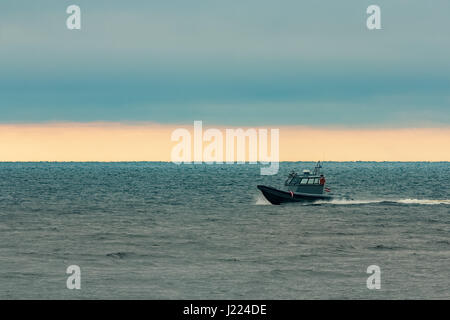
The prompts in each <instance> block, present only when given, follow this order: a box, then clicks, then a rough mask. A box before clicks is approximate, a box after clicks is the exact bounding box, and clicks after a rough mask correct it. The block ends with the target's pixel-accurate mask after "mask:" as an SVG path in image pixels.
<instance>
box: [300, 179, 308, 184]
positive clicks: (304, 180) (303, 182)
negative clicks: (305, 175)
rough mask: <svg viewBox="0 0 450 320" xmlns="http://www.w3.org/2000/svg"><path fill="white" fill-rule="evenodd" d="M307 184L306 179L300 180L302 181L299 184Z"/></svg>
mask: <svg viewBox="0 0 450 320" xmlns="http://www.w3.org/2000/svg"><path fill="white" fill-rule="evenodd" d="M307 183H308V179H302V181H301V182H300V184H307Z"/></svg>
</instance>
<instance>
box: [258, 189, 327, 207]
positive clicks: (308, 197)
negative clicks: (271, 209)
mask: <svg viewBox="0 0 450 320" xmlns="http://www.w3.org/2000/svg"><path fill="white" fill-rule="evenodd" d="M257 188H258V189H259V190H261V192H262V194H263V195H264V197H265V198H266V199H267V200H268V201H269V202H270V203H271V204H275V205H278V204H282V203H285V202H314V201H318V200H331V199H333V197H332V196H329V195H325V194H313V193H296V192H292V191H283V190H278V189H275V188H272V187H267V186H263V185H258V186H257Z"/></svg>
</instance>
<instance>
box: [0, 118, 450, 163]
mask: <svg viewBox="0 0 450 320" xmlns="http://www.w3.org/2000/svg"><path fill="white" fill-rule="evenodd" d="M177 128H186V129H188V130H189V131H191V132H192V129H193V124H189V125H161V124H151V123H149V124H142V123H139V124H120V123H55V124H1V125H0V161H171V159H170V156H171V150H172V148H173V147H174V146H175V145H176V144H177V142H174V141H171V134H172V131H173V130H175V129H177ZM208 128H210V127H209V126H208V125H207V124H206V125H204V129H203V130H206V129H208ZM234 128H238V127H234ZM271 128H279V129H280V161H316V160H326V161H358V160H361V161H450V128H408V129H343V128H338V129H337V128H313V127H300V126H299V127H295V126H273V127H267V129H271ZM217 129H219V130H221V131H222V132H224V130H225V128H224V127H222V128H221V127H217ZM244 129H246V128H244ZM269 132H270V130H269ZM269 140H270V138H269ZM204 146H206V142H205V143H204Z"/></svg>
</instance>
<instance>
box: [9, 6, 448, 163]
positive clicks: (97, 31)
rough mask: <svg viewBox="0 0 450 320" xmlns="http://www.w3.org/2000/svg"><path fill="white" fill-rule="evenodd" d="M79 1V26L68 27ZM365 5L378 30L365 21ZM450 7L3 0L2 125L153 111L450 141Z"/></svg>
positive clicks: (139, 117)
mask: <svg viewBox="0 0 450 320" xmlns="http://www.w3.org/2000/svg"><path fill="white" fill-rule="evenodd" d="M71 4H76V5H79V6H80V8H81V30H68V29H67V28H66V19H67V17H68V14H67V13H66V12H65V11H66V8H67V7H68V6H69V5H71ZM371 4H377V5H379V6H380V7H381V25H382V29H381V30H374V31H369V30H368V29H367V28H366V19H367V16H368V15H367V14H366V8H367V7H368V6H369V5H371ZM449 12H450V2H449V1H448V0H434V1H423V0H422V1H418V0H414V1H413V0H408V1H407V0H396V1H392V0H389V1H387V0H375V1H365V0H346V1H312V0H311V1H298V0H295V1H294V0H280V1H273V0H271V1H268V0H240V1H234V0H233V1H219V0H190V1H185V0H184V1H182V0H168V1H139V0H134V1H106V0H95V1H92V0H89V1H88V0H70V1H65V0H64V1H63V0H53V1H49V0H40V1H25V0H2V1H1V2H0V114H1V117H0V127H1V128H0V131H2V132H9V133H11V132H17V133H18V134H19V133H20V132H21V131H20V130H21V128H24V127H23V126H22V125H31V126H35V127H36V128H43V126H44V127H45V126H52V125H53V124H55V123H57V124H66V127H67V128H73V127H76V128H78V129H77V130H78V131H76V132H78V134H79V137H80V139H81V137H85V139H87V140H89V139H90V138H89V137H87V136H86V135H85V133H86V132H87V131H86V129H85V126H84V125H83V124H88V123H95V126H99V123H103V124H104V126H103V127H102V130H105V131H104V132H105V135H106V136H108V134H106V132H110V131H108V130H111V128H110V126H109V125H108V123H113V124H117V123H121V124H124V125H127V126H133V124H136V123H140V124H138V125H137V126H140V127H141V128H142V125H143V123H147V124H148V123H151V124H153V125H154V127H152V128H154V130H155V131H154V133H155V134H157V132H158V130H159V128H160V126H164V127H165V128H176V127H179V126H181V125H192V123H193V121H194V120H202V121H204V122H205V123H207V124H208V125H211V126H227V127H237V126H246V127H249V126H266V127H277V128H285V132H290V133H291V134H292V135H291V136H290V137H291V138H292V137H297V139H299V138H301V137H302V136H303V135H300V132H302V133H304V131H295V132H294V131H289V130H291V129H289V130H288V128H293V127H295V128H297V130H305V129H306V128H309V129H310V130H312V131H309V132H310V133H313V132H315V131H313V130H318V129H320V130H321V131H320V132H321V133H326V132H331V131H332V130H339V132H342V130H347V133H348V134H350V135H351V134H357V133H358V132H362V131H364V130H365V131H364V132H367V133H369V132H372V134H373V135H375V134H378V133H379V130H386V132H387V131H388V130H396V129H398V130H409V129H410V130H416V129H417V130H416V131H415V132H416V133H418V132H423V131H420V130H422V129H424V130H429V131H427V132H428V133H427V134H431V132H432V134H433V135H432V136H427V137H430V138H432V139H434V140H435V141H438V140H439V141H444V143H445V141H450V136H449V135H448V131H447V130H446V129H447V128H449V127H450V112H449V111H450V58H449V57H450V37H449V33H450V19H449V18H448V13H449ZM100 127H101V126H100ZM12 128H15V129H14V130H18V131H11V130H13V129H12ZM135 128H137V127H135ZM441 129H442V130H441ZM5 130H6V131H5ZM8 130H10V131H8ZM39 132H41V131H39ZM42 134H44V133H42ZM111 134H112V133H111ZM283 136H284V137H288V135H283V134H282V135H281V137H283ZM388 136H389V135H386V136H385V139H386V140H385V141H386V143H388V142H389V141H388V140H389V138H388ZM419 136H420V135H419ZM15 137H18V136H17V135H16V136H15ZM43 137H44V136H43V135H39V134H37V133H36V134H35V135H33V136H31V138H33V139H35V143H36V144H37V145H39V143H40V142H42V141H44V138H43ZM376 137H379V136H378V135H377V136H376ZM325 138H326V137H325ZM372 138H373V139H375V136H371V138H368V139H369V140H370V139H372ZM11 139H14V138H13V137H12V138H11ZM55 139H56V138H55ZM282 139H283V138H282ZM284 139H287V138H284ZM167 141H168V143H169V138H167ZM286 141H287V140H286ZM11 142H12V143H13V144H14V140H11ZM63 142H64V141H62V142H61V143H63ZM15 145H20V143H19V142H18V141H17V143H16V144H15ZM424 146H425V142H424ZM446 146H447V147H450V146H449V145H448V144H447V145H446ZM0 147H1V145H0ZM342 147H344V148H346V149H348V150H347V151H348V152H350V154H351V155H352V156H350V157H349V158H351V159H353V158H354V159H356V160H357V156H358V153H357V152H356V151H357V150H356V149H354V148H353V147H352V145H351V144H343V145H342ZM441 147H442V146H441ZM352 148H353V149H352ZM436 148H438V146H436ZM449 149H450V148H449ZM352 150H353V153H352ZM80 152H81V150H80ZM86 152H87V151H86ZM92 152H93V151H92ZM92 152H91V153H89V154H86V157H87V158H95V157H97V155H95V154H94V153H92ZM50 154H51V152H50V153H48V157H49V158H50ZM402 154H403V155H406V154H409V153H408V151H407V150H405V152H404V153H402ZM15 155H18V153H17V151H14V152H12V151H11V152H10V153H9V155H4V156H3V159H6V158H8V159H10V158H12V159H22V158H21V157H19V156H15ZM381 156H382V157H385V158H386V159H387V158H389V159H390V158H392V157H391V156H392V154H390V153H382V155H381ZM136 157H138V154H136ZM335 157H336V158H339V157H340V156H338V154H336V155H335ZM396 157H397V158H398V159H404V158H405V157H403V156H400V155H397V156H396ZM44 158H45V156H44ZM111 158H113V157H111ZM287 158H288V157H287ZM394 158H395V157H394ZM407 158H408V157H407ZM409 158H411V157H409ZM409 158H408V159H409ZM431 158H433V159H435V158H436V157H432V156H430V159H431ZM27 159H28V158H27ZM58 159H60V158H58ZM149 159H151V160H157V159H159V158H158V157H156V158H154V157H150V158H149ZM411 159H412V158H411ZM0 160H2V159H0ZM308 160H311V159H308ZM437 160H450V156H449V154H448V153H447V154H444V155H442V156H441V157H439V159H437Z"/></svg>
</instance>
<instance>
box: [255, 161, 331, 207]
mask: <svg viewBox="0 0 450 320" xmlns="http://www.w3.org/2000/svg"><path fill="white" fill-rule="evenodd" d="M321 168H322V165H321V163H320V161H319V162H317V164H316V166H315V168H314V171H313V173H311V171H310V170H303V175H299V174H297V173H296V172H295V171H292V172H291V173H290V174H289V176H288V178H287V179H286V181H285V182H284V185H285V186H286V187H287V189H288V190H286V191H285V190H279V189H275V188H272V187H268V186H263V185H258V186H257V188H258V189H259V190H261V192H262V194H263V195H264V197H266V199H267V200H269V202H270V203H271V204H281V203H284V202H313V201H317V200H331V199H332V198H333V197H332V196H330V195H327V194H324V191H326V192H329V189H328V188H326V187H325V183H326V180H325V176H324V175H323V174H321V173H320V169H321Z"/></svg>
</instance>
